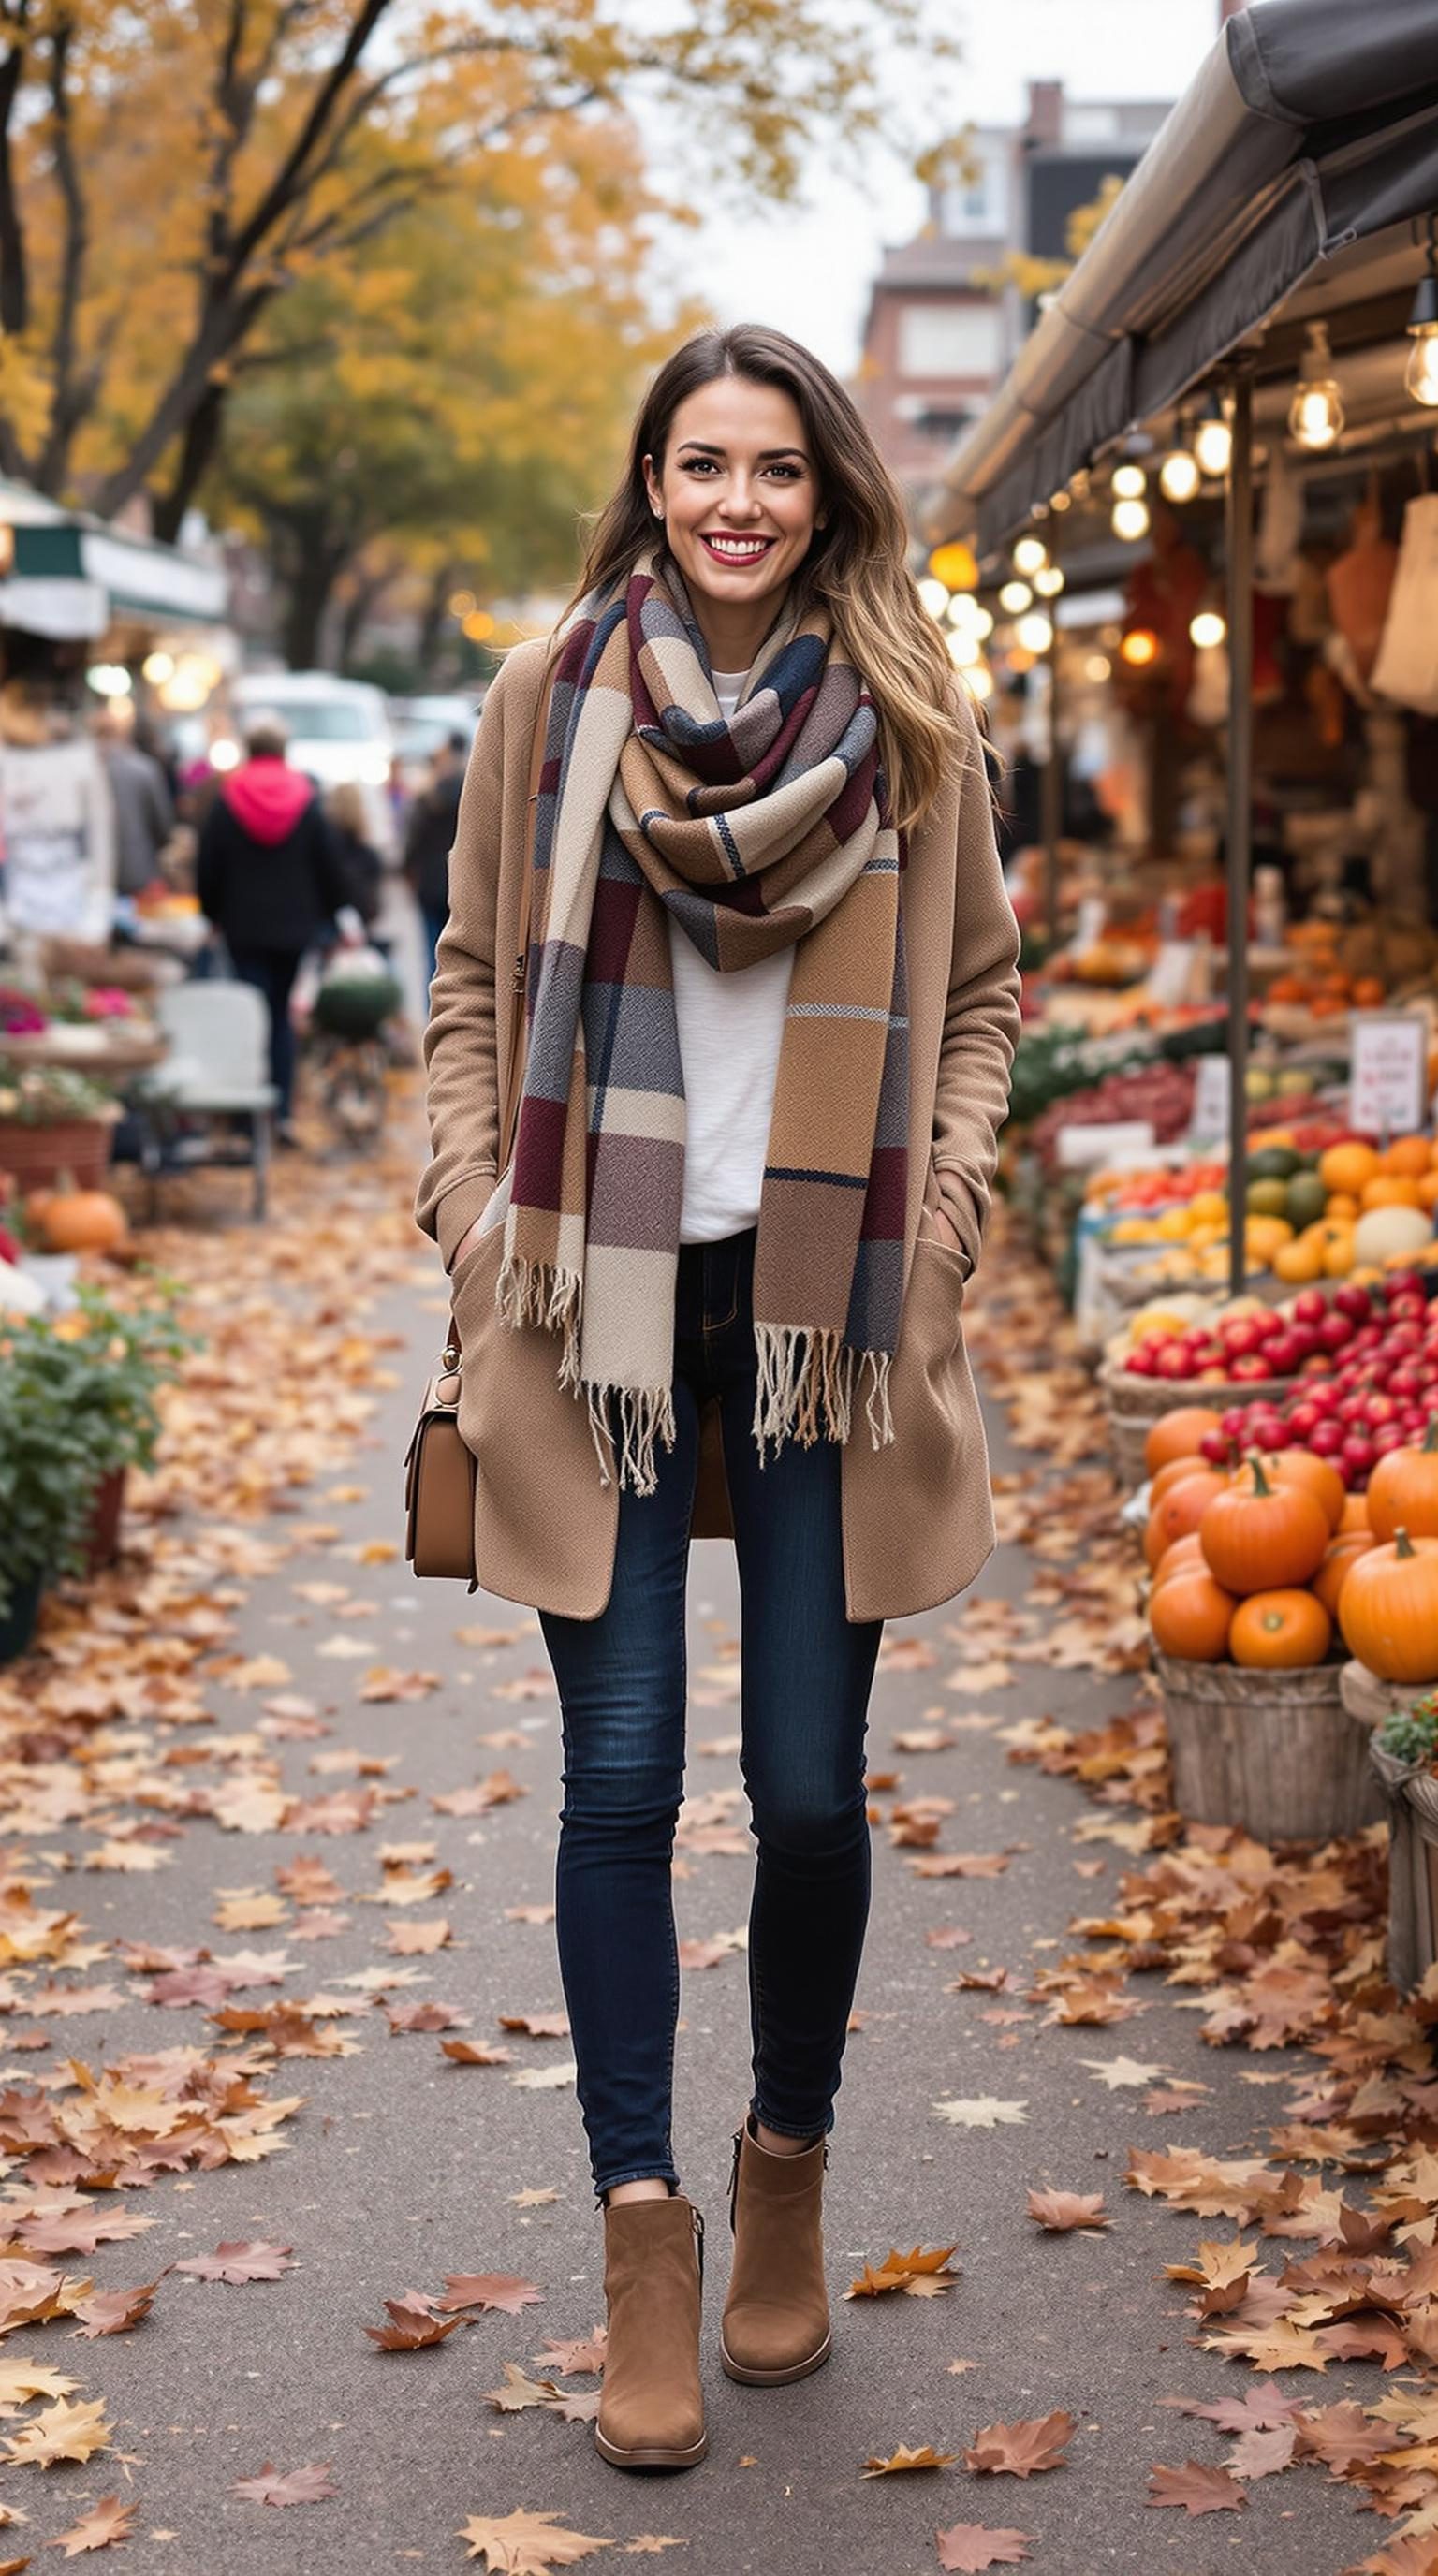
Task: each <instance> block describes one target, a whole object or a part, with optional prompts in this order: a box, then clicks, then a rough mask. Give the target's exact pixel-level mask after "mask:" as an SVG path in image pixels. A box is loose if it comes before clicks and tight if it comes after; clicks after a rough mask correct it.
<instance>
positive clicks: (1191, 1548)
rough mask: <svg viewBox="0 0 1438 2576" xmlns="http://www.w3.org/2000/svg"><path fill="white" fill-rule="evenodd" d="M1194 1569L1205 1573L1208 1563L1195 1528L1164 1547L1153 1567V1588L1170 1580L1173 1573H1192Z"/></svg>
mask: <svg viewBox="0 0 1438 2576" xmlns="http://www.w3.org/2000/svg"><path fill="white" fill-rule="evenodd" d="M1195 1571H1197V1572H1198V1573H1199V1574H1206V1573H1207V1572H1208V1563H1207V1560H1206V1558H1205V1556H1204V1553H1203V1541H1202V1539H1201V1538H1200V1537H1199V1535H1198V1532H1197V1530H1190V1531H1189V1534H1188V1536H1187V1538H1176V1539H1175V1540H1174V1542H1173V1545H1172V1547H1166V1548H1165V1549H1164V1551H1163V1554H1162V1556H1161V1557H1160V1558H1159V1560H1158V1563H1157V1565H1156V1566H1155V1567H1154V1569H1153V1580H1154V1586H1155V1589H1157V1587H1158V1585H1159V1584H1160V1583H1168V1582H1169V1581H1171V1579H1172V1577H1173V1576H1174V1575H1175V1574H1192V1573H1193V1572H1195Z"/></svg>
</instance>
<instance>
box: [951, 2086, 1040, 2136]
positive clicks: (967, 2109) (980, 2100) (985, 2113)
mask: <svg viewBox="0 0 1438 2576" xmlns="http://www.w3.org/2000/svg"><path fill="white" fill-rule="evenodd" d="M933 2107H934V2111H935V2113H936V2115H937V2117H938V2118H939V2119H941V2120H951V2121H952V2122H953V2124H954V2126H955V2128H959V2129H997V2128H998V2127H1000V2126H1001V2125H1003V2124H1008V2125H1010V2126H1013V2125H1015V2124H1017V2123H1018V2122H1019V2121H1021V2120H1026V2119H1027V2118H1028V2116H1029V2106H1028V2104H1027V2102H1000V2101H998V2100H996V2099H995V2097H994V2095H993V2094H992V2093H978V2094H974V2095H972V2096H965V2097H963V2098H961V2099H959V2100H945V2101H942V2102H936V2103H935V2104H934V2106H933Z"/></svg>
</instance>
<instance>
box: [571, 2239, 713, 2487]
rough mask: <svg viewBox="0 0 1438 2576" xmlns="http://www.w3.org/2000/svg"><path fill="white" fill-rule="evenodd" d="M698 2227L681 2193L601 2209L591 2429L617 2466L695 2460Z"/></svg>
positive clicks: (700, 2278) (699, 2424) (700, 2448)
mask: <svg viewBox="0 0 1438 2576" xmlns="http://www.w3.org/2000/svg"><path fill="white" fill-rule="evenodd" d="M703 2283H704V2221H703V2218H702V2217H701V2215H700V2213H699V2211H698V2210H697V2209H696V2208H695V2207H694V2205H693V2203H692V2201H689V2200H687V2199H686V2198H685V2196H684V2194H683V2192H682V2191H676V2192H671V2193H670V2195H669V2197H668V2199H667V2200H622V2201H620V2202H619V2203H618V2204H617V2205H615V2204H614V2203H611V2202H608V2201H606V2203H605V2205H604V2296H605V2299H606V2302H607V2304H608V2310H609V2338H608V2341H607V2343H606V2345H605V2351H604V2380H603V2386H602V2389H601V2394H600V2399H599V2415H598V2418H597V2420H596V2422H595V2427H594V2440H595V2446H596V2448H597V2449H598V2450H599V2451H600V2452H601V2454H602V2455H603V2457H604V2458H605V2459H606V2460H611V2461H612V2462H613V2463H614V2466H615V2467H616V2468H620V2469H687V2468H692V2467H693V2465H694V2463H695V2461H696V2460H702V2459H703V2457H704V2453H705V2449H706V2448H707V2443H708V2436H707V2434H706V2433H705V2430H704V2397H703V2392H702V2390H701V2388H700V2385H699V2308H700V2294H701V2291H702V2289H703Z"/></svg>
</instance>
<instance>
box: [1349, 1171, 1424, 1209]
mask: <svg viewBox="0 0 1438 2576" xmlns="http://www.w3.org/2000/svg"><path fill="white" fill-rule="evenodd" d="M1360 1196H1361V1198H1362V1201H1363V1206H1364V1210H1365V1212H1366V1211H1367V1210H1368V1209H1369V1208H1385V1207H1417V1205H1418V1184H1417V1182H1416V1181H1415V1180H1412V1179H1409V1178H1403V1179H1396V1178H1394V1177H1393V1176H1391V1175H1390V1174H1389V1173H1387V1172H1379V1173H1378V1174H1377V1175H1376V1176H1375V1178H1374V1179H1373V1180H1371V1181H1365V1182H1364V1184H1363V1188H1362V1191H1361V1192H1360Z"/></svg>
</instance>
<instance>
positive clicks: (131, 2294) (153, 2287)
mask: <svg viewBox="0 0 1438 2576" xmlns="http://www.w3.org/2000/svg"><path fill="white" fill-rule="evenodd" d="M164 2277H165V2276H164V2273H163V2272H162V2273H161V2274H160V2276H159V2280H154V2281H143V2282H142V2283H141V2284H140V2287H139V2288H138V2289H136V2290H95V2291H93V2292H92V2294H91V2296H90V2297H89V2298H88V2299H82V2300H81V2301H80V2303H79V2305H78V2307H77V2308H76V2309H75V2311H74V2313H75V2315H76V2316H77V2317H79V2318H80V2319H81V2320H82V2322H81V2323H80V2325H79V2326H77V2328H76V2333H77V2335H79V2336H81V2337H82V2338H83V2339H84V2340H85V2341H86V2342H89V2343H93V2342H94V2340H95V2338H96V2336H97V2335H112V2334H128V2332H129V2330H130V2328H131V2326H137V2325H139V2324H140V2322H141V2320H142V2318H145V2317H147V2316H148V2315H149V2313H150V2310H151V2308H152V2307H153V2305H154V2300H155V2292H156V2291H157V2290H158V2288H159V2286H160V2281H162V2280H163V2279H164Z"/></svg>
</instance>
